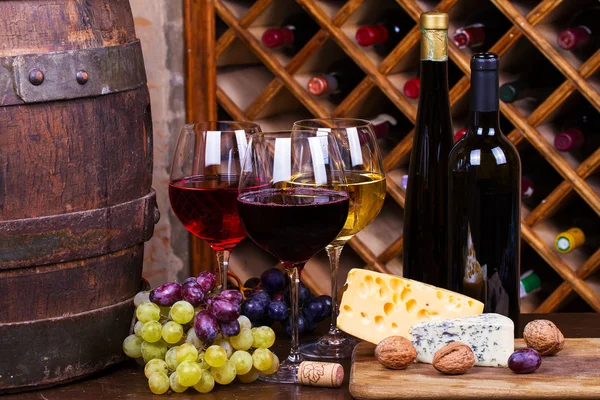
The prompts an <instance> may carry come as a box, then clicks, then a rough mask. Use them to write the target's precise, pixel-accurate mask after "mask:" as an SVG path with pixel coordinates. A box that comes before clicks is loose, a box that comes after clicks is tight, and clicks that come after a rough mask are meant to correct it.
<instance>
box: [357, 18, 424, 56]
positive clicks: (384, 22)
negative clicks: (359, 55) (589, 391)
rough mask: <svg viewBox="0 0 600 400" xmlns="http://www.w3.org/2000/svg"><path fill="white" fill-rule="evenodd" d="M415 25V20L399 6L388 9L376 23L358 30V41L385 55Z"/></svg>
mask: <svg viewBox="0 0 600 400" xmlns="http://www.w3.org/2000/svg"><path fill="white" fill-rule="evenodd" d="M413 26H415V21H413V19H412V18H411V17H410V16H409V15H408V14H406V13H405V12H404V11H403V10H401V9H399V8H394V9H391V10H386V11H385V12H384V13H382V14H381V15H380V16H379V17H377V19H376V22H375V24H373V25H366V26H361V27H360V28H358V30H357V31H356V35H355V37H356V41H357V42H358V44H359V45H361V46H363V47H367V46H373V48H374V49H375V51H376V52H377V54H379V55H380V56H382V57H385V56H386V55H387V54H388V53H389V52H390V51H392V50H393V49H394V47H396V45H397V44H398V43H400V41H401V40H402V38H404V36H406V34H407V33H408V31H410V30H411V29H412V27H413Z"/></svg>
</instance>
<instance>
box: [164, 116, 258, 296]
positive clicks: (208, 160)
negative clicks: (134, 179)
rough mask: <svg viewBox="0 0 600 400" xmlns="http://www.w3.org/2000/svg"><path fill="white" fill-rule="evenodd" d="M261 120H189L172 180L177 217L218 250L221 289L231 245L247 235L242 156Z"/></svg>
mask: <svg viewBox="0 0 600 400" xmlns="http://www.w3.org/2000/svg"><path fill="white" fill-rule="evenodd" d="M257 132H260V127H259V126H258V125H257V124H253V123H250V122H236V121H210V122H199V123H195V124H188V125H184V126H183V127H182V128H181V131H180V132H179V139H178V141H177V147H176V148H175V154H174V156H173V164H172V166H171V177H170V180H169V198H170V200H171V207H172V208H173V212H175V215H176V216H177V218H178V219H179V220H180V221H181V223H182V224H183V225H184V226H185V228H186V229H187V230H188V231H190V232H191V233H192V234H193V235H195V236H197V237H199V238H200V239H202V240H204V241H206V242H207V243H208V244H209V245H210V247H211V248H212V249H213V250H214V251H215V252H216V253H217V259H218V261H219V276H218V281H217V282H219V285H220V288H219V289H220V290H226V289H227V268H228V264H229V254H230V252H231V250H233V248H234V247H235V246H236V245H237V244H238V243H239V242H240V241H241V240H242V239H243V238H245V237H246V231H245V230H244V227H243V226H242V223H241V221H240V217H239V214H238V207H237V202H236V199H237V195H238V183H239V175H240V172H241V161H242V158H243V157H244V153H245V152H246V148H247V144H248V138H249V137H250V135H252V134H255V133H257Z"/></svg>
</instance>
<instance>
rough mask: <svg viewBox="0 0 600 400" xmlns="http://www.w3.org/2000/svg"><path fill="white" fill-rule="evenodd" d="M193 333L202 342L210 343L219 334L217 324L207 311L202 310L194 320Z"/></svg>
mask: <svg viewBox="0 0 600 400" xmlns="http://www.w3.org/2000/svg"><path fill="white" fill-rule="evenodd" d="M194 332H196V336H198V338H199V339H200V340H202V341H203V342H206V343H212V341H213V340H215V338H216V337H217V335H218V334H219V323H218V321H217V319H216V318H215V317H214V316H213V315H212V314H211V313H210V312H208V310H202V311H200V312H199V313H198V314H196V318H195V319H194Z"/></svg>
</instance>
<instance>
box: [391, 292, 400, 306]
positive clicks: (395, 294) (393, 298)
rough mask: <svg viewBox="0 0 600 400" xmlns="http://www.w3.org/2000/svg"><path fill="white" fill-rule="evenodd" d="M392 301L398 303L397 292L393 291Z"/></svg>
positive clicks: (398, 296)
mask: <svg viewBox="0 0 600 400" xmlns="http://www.w3.org/2000/svg"><path fill="white" fill-rule="evenodd" d="M392 301H393V302H394V304H395V305H398V304H399V303H400V295H399V294H398V293H394V294H393V295H392Z"/></svg>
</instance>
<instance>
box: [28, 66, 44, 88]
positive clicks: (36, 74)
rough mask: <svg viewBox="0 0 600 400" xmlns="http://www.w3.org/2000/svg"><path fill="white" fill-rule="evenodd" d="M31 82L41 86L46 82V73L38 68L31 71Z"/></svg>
mask: <svg viewBox="0 0 600 400" xmlns="http://www.w3.org/2000/svg"><path fill="white" fill-rule="evenodd" d="M29 82H31V84H32V85H34V86H39V85H41V84H42V83H43V82H44V73H43V72H42V71H40V70H39V69H37V68H34V69H32V70H31V71H29Z"/></svg>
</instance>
